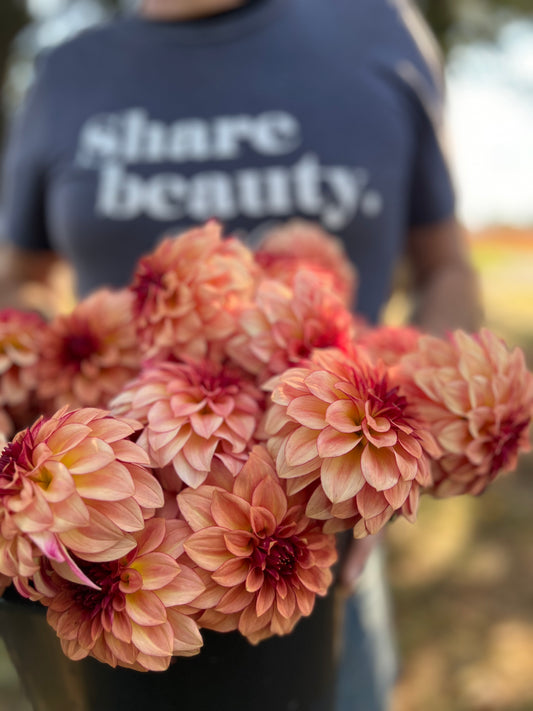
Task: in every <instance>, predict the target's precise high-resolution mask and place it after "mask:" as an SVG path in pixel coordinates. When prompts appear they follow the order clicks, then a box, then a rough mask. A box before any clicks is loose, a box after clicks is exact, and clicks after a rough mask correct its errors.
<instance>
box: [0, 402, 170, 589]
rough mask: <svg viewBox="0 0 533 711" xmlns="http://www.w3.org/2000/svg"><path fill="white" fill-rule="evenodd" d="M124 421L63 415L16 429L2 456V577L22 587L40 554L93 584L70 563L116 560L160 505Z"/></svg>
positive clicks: (93, 412)
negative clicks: (16, 581)
mask: <svg viewBox="0 0 533 711" xmlns="http://www.w3.org/2000/svg"><path fill="white" fill-rule="evenodd" d="M134 432H135V430H134V427H133V426H132V424H131V423H130V422H128V421H126V420H123V419H120V418H116V417H112V416H110V415H109V413H107V412H105V411H103V410H97V409H92V408H85V409H81V410H74V411H72V412H67V411H66V408H65V409H63V410H60V411H59V412H57V413H56V414H55V415H53V416H52V417H50V418H48V419H40V420H38V421H37V422H36V423H35V424H34V425H32V427H30V428H28V429H26V430H23V431H21V432H19V433H18V434H17V435H16V436H15V438H14V440H13V441H12V442H10V443H9V444H7V445H6V446H5V447H4V449H3V451H2V453H1V456H0V573H3V574H4V575H8V576H10V577H15V576H18V577H19V578H20V580H19V581H18V582H19V585H18V587H19V589H20V590H21V592H23V594H28V595H29V594H30V593H29V592H28V591H29V588H28V587H27V586H26V584H25V580H26V579H27V578H30V577H32V576H33V575H34V574H35V573H36V572H37V571H38V570H39V567H40V562H41V561H40V559H41V558H42V557H43V556H44V557H46V558H48V559H50V561H52V562H53V565H54V568H55V569H56V570H57V571H58V572H60V573H61V574H62V575H65V576H67V577H71V576H74V578H75V579H76V578H77V579H80V580H83V582H85V583H87V584H90V581H87V580H86V579H85V578H84V576H83V574H82V572H81V571H80V569H79V567H78V566H77V564H76V563H75V562H74V560H73V556H77V557H78V558H81V559H82V560H85V561H91V562H99V561H108V560H114V559H115V558H117V557H120V556H121V555H125V554H127V553H128V552H129V551H130V550H131V549H132V548H133V547H134V546H135V539H134V538H133V536H132V533H133V532H135V531H139V530H141V529H143V527H144V520H145V518H148V517H150V516H152V515H153V513H154V511H155V509H156V508H158V507H160V506H162V505H163V492H162V491H161V487H160V485H159V484H158V482H157V480H156V479H155V477H154V476H153V474H152V472H151V471H150V470H149V469H148V468H147V465H148V457H147V455H146V452H145V451H144V450H143V449H142V448H141V447H139V446H138V445H136V444H134V443H133V442H132V441H131V440H130V438H131V436H132V435H133V434H134Z"/></svg>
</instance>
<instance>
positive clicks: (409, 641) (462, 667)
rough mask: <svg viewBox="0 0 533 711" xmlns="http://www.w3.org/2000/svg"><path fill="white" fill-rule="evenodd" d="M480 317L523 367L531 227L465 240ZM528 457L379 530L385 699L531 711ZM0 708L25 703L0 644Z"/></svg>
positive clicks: (528, 335) (528, 331)
mask: <svg viewBox="0 0 533 711" xmlns="http://www.w3.org/2000/svg"><path fill="white" fill-rule="evenodd" d="M472 251H473V258H474V262H475V264H476V266H477V267H478V270H479V274H480V278H481V284H482V289H483V296H484V301H485V307H486V323H487V325H488V326H489V327H490V328H492V329H493V330H494V331H495V332H496V333H498V334H499V335H501V336H502V337H504V338H505V339H506V340H507V342H508V343H509V344H510V345H513V346H514V345H520V346H521V347H523V348H524V350H525V351H526V354H527V358H528V362H529V365H530V368H533V232H531V233H526V232H518V231H513V230H495V231H493V232H489V233H487V234H485V235H481V236H477V237H476V239H475V240H473V242H472ZM532 511H533V457H531V456H526V457H524V458H523V459H522V460H521V463H520V467H519V470H518V471H517V472H516V473H515V474H513V475H511V476H508V477H506V478H504V479H501V480H500V481H498V482H496V483H495V484H494V485H493V486H492V488H491V489H489V490H488V491H487V492H486V493H485V494H484V495H483V496H482V497H480V498H477V499H474V498H467V497H463V498H461V499H455V500H447V501H438V502H435V501H432V500H430V499H426V500H424V501H423V504H422V506H421V509H420V513H419V519H418V522H417V524H416V525H415V526H412V525H410V524H408V523H405V522H401V521H398V522H396V523H394V524H393V525H392V526H391V527H390V528H389V532H388V538H389V546H388V551H389V553H388V556H389V557H388V567H389V575H390V581H391V586H392V596H393V604H394V609H395V614H396V625H397V636H398V646H399V650H400V659H401V671H400V677H399V681H398V686H397V689H396V693H395V698H394V711H533V545H532V544H531V541H532V540H533V515H532ZM0 711H28V706H27V704H26V703H25V701H24V700H23V698H22V697H21V694H20V691H19V689H18V684H17V680H16V676H15V674H14V672H13V670H12V668H11V666H10V664H9V663H8V661H7V657H6V654H5V650H4V649H3V648H2V647H1V646H0Z"/></svg>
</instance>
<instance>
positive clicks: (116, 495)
mask: <svg viewBox="0 0 533 711" xmlns="http://www.w3.org/2000/svg"><path fill="white" fill-rule="evenodd" d="M75 483H76V489H77V490H78V493H79V494H80V496H83V498H85V499H96V500H99V499H101V500H102V501H120V500H121V499H124V498H125V497H127V496H133V494H135V485H134V483H133V480H132V477H131V474H130V472H129V471H128V469H127V468H126V466H125V465H123V464H120V462H116V461H112V462H110V463H109V464H108V465H107V466H105V468H103V469H94V470H93V471H91V472H88V473H86V474H77V475H76V478H75Z"/></svg>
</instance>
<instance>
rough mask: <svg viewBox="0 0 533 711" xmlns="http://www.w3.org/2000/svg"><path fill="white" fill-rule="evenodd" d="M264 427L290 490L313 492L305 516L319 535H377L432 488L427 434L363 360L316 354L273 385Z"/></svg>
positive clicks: (410, 510)
mask: <svg viewBox="0 0 533 711" xmlns="http://www.w3.org/2000/svg"><path fill="white" fill-rule="evenodd" d="M273 388H274V389H273V392H272V401H273V403H274V404H273V405H272V407H271V408H270V410H269V412H268V413H267V418H266V424H265V428H266V431H267V433H268V434H269V435H270V439H269V440H268V446H269V449H270V451H271V452H272V453H273V454H274V456H275V457H276V467H277V471H278V474H279V476H280V477H282V478H284V479H287V480H288V484H287V486H288V490H289V491H291V492H294V491H299V490H301V489H303V488H305V487H307V486H308V485H312V487H313V489H312V495H311V496H310V499H309V503H308V505H307V509H306V513H307V515H308V516H310V517H312V518H318V519H323V520H325V521H326V523H325V526H324V530H327V531H335V530H342V529H343V528H349V527H353V528H354V535H355V536H356V537H362V536H365V535H367V534H369V533H370V534H374V533H377V531H379V529H380V528H382V526H383V525H384V524H385V523H386V522H387V521H388V520H389V519H390V518H391V517H392V515H393V514H394V513H396V512H399V513H402V514H403V515H406V516H408V517H410V518H413V516H414V514H415V513H416V503H417V500H418V494H419V489H420V486H428V485H429V483H430V471H429V459H428V457H427V452H428V451H436V450H435V447H434V443H433V441H432V439H431V437H430V435H429V433H428V432H427V431H426V430H425V428H424V427H423V426H422V424H421V422H420V421H419V420H418V419H417V418H416V417H415V416H414V414H413V412H412V411H411V408H410V407H409V405H408V402H407V400H406V398H405V397H403V396H402V395H401V394H400V393H399V391H398V388H397V387H393V386H392V385H391V384H389V381H388V377H387V373H386V371H385V370H384V369H383V368H379V367H374V366H372V365H370V363H369V362H367V361H366V360H365V359H364V358H363V356H362V355H360V357H359V359H357V360H356V359H355V357H354V359H351V358H349V357H347V356H346V355H345V354H343V353H341V352H340V351H335V350H330V351H322V352H321V351H316V352H315V354H314V355H313V356H312V358H311V359H310V360H309V362H308V363H307V364H305V365H303V366H301V367H299V368H294V369H292V370H288V371H287V372H286V373H284V374H282V375H281V376H279V378H278V379H275V380H274V382H273Z"/></svg>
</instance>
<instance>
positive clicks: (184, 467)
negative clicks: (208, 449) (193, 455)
mask: <svg viewBox="0 0 533 711" xmlns="http://www.w3.org/2000/svg"><path fill="white" fill-rule="evenodd" d="M172 465H173V467H174V469H175V471H176V474H177V475H178V476H179V478H180V479H181V480H182V481H183V483H184V484H187V486H190V487H192V488H193V489H196V488H198V487H199V486H200V485H201V484H203V483H204V481H205V480H206V478H207V475H208V473H209V471H208V469H206V470H204V471H198V469H195V468H194V467H193V466H191V465H190V464H189V462H188V461H187V459H186V458H185V457H184V456H183V454H182V452H178V454H177V455H176V456H175V457H174V459H173V460H172Z"/></svg>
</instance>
